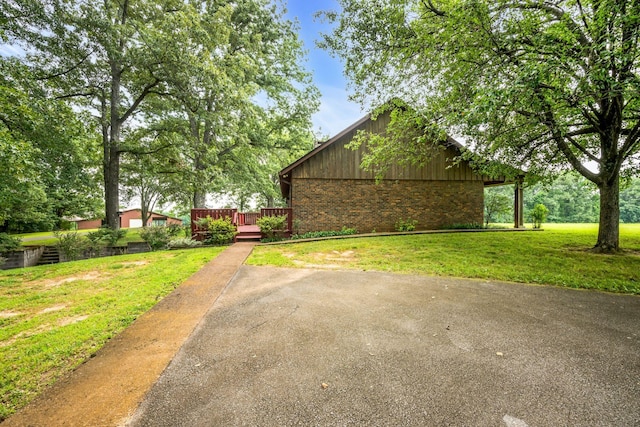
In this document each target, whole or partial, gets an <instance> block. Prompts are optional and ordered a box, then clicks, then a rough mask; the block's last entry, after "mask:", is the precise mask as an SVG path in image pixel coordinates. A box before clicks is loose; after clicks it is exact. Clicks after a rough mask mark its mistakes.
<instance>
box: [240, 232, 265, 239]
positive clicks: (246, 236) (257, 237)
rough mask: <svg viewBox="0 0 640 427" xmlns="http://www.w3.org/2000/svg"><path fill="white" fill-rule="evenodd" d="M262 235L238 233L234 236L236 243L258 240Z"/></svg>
mask: <svg viewBox="0 0 640 427" xmlns="http://www.w3.org/2000/svg"><path fill="white" fill-rule="evenodd" d="M260 239H262V234H260V233H240V234H237V235H236V241H238V240H260Z"/></svg>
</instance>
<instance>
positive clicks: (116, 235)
mask: <svg viewBox="0 0 640 427" xmlns="http://www.w3.org/2000/svg"><path fill="white" fill-rule="evenodd" d="M126 235H127V230H125V229H123V228H119V229H117V230H114V229H112V228H109V227H100V228H99V229H98V230H96V231H91V232H89V233H87V238H88V239H89V241H90V242H91V246H93V248H97V247H99V244H100V242H105V243H106V244H107V245H109V246H115V244H116V243H117V242H118V240H120V239H122V238H124V237H125V236H126Z"/></svg>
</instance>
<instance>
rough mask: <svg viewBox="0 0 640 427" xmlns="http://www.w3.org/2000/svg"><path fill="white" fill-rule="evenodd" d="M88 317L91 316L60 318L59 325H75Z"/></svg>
mask: <svg viewBox="0 0 640 427" xmlns="http://www.w3.org/2000/svg"><path fill="white" fill-rule="evenodd" d="M88 318H89V316H87V315H84V316H74V317H67V318H64V319H60V321H59V322H58V325H59V326H67V325H73V324H74V323H78V322H82V321H83V320H87V319H88Z"/></svg>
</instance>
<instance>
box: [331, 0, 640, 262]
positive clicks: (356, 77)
mask: <svg viewBox="0 0 640 427" xmlns="http://www.w3.org/2000/svg"><path fill="white" fill-rule="evenodd" d="M340 4H341V6H342V11H341V12H339V13H338V12H327V13H325V16H326V17H327V18H328V19H329V20H331V21H333V22H335V23H336V24H337V25H336V27H335V30H334V31H333V33H332V34H328V35H325V37H324V40H323V41H322V43H321V45H322V46H323V47H325V48H327V49H329V50H330V51H331V52H333V53H334V54H336V55H339V56H341V57H343V58H344V59H345V62H346V74H347V76H348V77H349V78H350V81H351V83H352V89H353V91H354V97H355V99H357V100H360V101H361V102H362V103H364V104H368V105H370V106H377V105H380V104H383V103H385V102H387V101H388V100H389V99H391V98H393V97H399V98H401V99H403V100H404V101H406V102H407V103H409V104H410V105H411V106H413V107H414V109H415V111H416V115H419V116H421V117H422V119H421V120H422V122H426V123H428V125H425V129H427V130H429V131H431V132H432V133H434V134H437V133H440V134H441V135H442V134H443V133H445V132H446V133H449V134H453V135H454V136H460V137H463V139H464V140H465V143H466V144H467V146H468V147H469V148H470V150H471V151H472V152H473V153H475V154H476V155H477V156H478V157H479V158H481V159H484V160H496V161H498V162H491V163H484V164H485V165H491V168H495V167H496V165H499V164H507V165H510V166H511V167H516V168H519V169H521V170H524V171H527V172H528V173H529V174H550V173H559V172H561V171H563V170H568V169H572V170H575V171H577V172H578V173H580V174H581V175H582V176H584V177H585V178H586V179H588V180H589V181H591V182H593V183H594V184H596V186H597V187H598V189H599V192H600V228H599V235H598V242H597V244H596V249H598V250H601V251H615V250H617V249H618V246H619V232H618V222H619V181H620V177H621V176H627V175H634V174H637V172H638V160H639V158H638V151H639V148H640V142H639V141H640V90H638V89H640V80H639V78H638V70H639V65H640V63H639V61H640V48H639V47H638V37H639V36H640V4H639V3H638V2H632V1H624V0H606V1H589V0H586V1H575V0H567V1H553V2H550V1H542V0H526V1H514V0H497V1H484V0H441V1H437V0H420V1H419V0H340ZM476 164H478V165H482V164H483V163H482V162H480V161H478V162H476ZM488 172H494V173H495V172H501V173H504V172H505V171H500V170H496V169H492V170H491V169H490V170H488Z"/></svg>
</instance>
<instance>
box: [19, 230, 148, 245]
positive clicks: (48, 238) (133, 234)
mask: <svg viewBox="0 0 640 427" xmlns="http://www.w3.org/2000/svg"><path fill="white" fill-rule="evenodd" d="M97 230H98V229H97V228H94V229H90V230H77V231H75V230H72V231H64V232H63V233H78V235H80V236H84V235H86V234H87V233H89V232H93V231H97ZM140 230H141V229H140V228H128V229H127V234H126V235H125V236H124V237H123V238H122V239H120V240H118V243H117V244H118V245H123V246H126V244H127V243H129V242H142V241H143V240H142V238H141V237H140ZM13 236H15V237H20V238H21V239H23V240H22V246H55V245H56V244H57V243H58V239H56V238H55V237H54V235H53V231H43V232H40V233H25V234H14V235H13Z"/></svg>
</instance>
